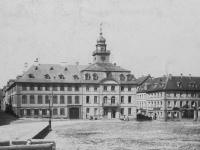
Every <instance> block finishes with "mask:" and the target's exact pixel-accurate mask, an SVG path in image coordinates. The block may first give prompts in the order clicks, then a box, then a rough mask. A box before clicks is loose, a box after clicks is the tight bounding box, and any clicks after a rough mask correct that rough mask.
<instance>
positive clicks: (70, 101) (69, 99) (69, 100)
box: [67, 96, 72, 104]
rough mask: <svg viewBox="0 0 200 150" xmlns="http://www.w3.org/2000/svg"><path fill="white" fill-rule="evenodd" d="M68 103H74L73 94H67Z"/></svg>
mask: <svg viewBox="0 0 200 150" xmlns="http://www.w3.org/2000/svg"><path fill="white" fill-rule="evenodd" d="M67 103H68V104H72V96H67Z"/></svg>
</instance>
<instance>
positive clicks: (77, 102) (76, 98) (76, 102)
mask: <svg viewBox="0 0 200 150" xmlns="http://www.w3.org/2000/svg"><path fill="white" fill-rule="evenodd" d="M75 104H79V96H75Z"/></svg>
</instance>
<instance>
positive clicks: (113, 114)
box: [111, 110, 116, 118]
mask: <svg viewBox="0 0 200 150" xmlns="http://www.w3.org/2000/svg"><path fill="white" fill-rule="evenodd" d="M115 114H116V111H115V110H112V111H111V118H115Z"/></svg>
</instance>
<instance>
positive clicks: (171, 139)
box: [46, 120, 200, 150]
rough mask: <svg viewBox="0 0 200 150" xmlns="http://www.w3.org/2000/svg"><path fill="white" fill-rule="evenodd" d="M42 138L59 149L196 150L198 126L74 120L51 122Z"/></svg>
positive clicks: (199, 135)
mask: <svg viewBox="0 0 200 150" xmlns="http://www.w3.org/2000/svg"><path fill="white" fill-rule="evenodd" d="M46 139H53V140H55V141H56V144H57V149H59V150H61V149H63V150H67V149H77V150H96V149H97V150H100V149H101V150H102V149H103V150H104V149H109V150H121V149H123V150H129V149H130V150H158V149H159V150H160V149H162V150H163V149H167V150H172V149H174V150H175V149H180V150H200V123H198V122H193V121H192V120H182V121H168V122H162V121H129V122H123V121H120V120H103V121H102V120H98V121H88V120H87V121H82V120H74V121H68V122H60V123H59V122H56V123H55V124H54V123H53V131H52V132H50V134H49V135H47V137H46Z"/></svg>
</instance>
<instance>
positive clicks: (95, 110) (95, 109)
mask: <svg viewBox="0 0 200 150" xmlns="http://www.w3.org/2000/svg"><path fill="white" fill-rule="evenodd" d="M94 115H95V116H96V115H97V108H94Z"/></svg>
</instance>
